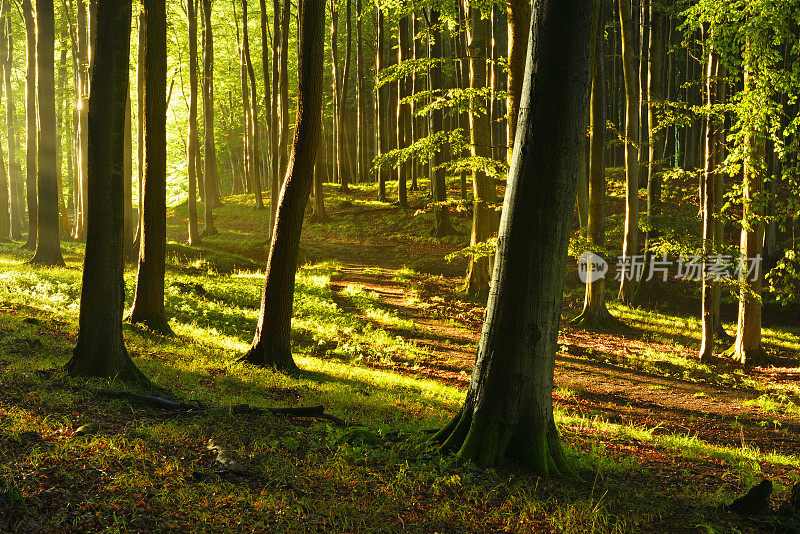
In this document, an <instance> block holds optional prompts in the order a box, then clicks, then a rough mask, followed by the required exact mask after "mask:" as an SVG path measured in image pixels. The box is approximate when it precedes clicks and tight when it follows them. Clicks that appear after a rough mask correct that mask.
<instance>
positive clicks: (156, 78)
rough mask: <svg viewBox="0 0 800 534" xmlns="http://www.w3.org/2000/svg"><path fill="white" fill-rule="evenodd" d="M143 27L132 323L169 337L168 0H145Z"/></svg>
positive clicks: (170, 332)
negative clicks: (166, 285) (139, 207)
mask: <svg viewBox="0 0 800 534" xmlns="http://www.w3.org/2000/svg"><path fill="white" fill-rule="evenodd" d="M143 6H144V18H145V24H144V26H145V28H147V30H146V31H147V33H146V34H145V39H144V41H145V42H144V46H145V52H144V54H145V65H146V68H145V74H144V77H145V80H144V81H145V84H144V109H143V112H144V181H143V182H144V183H143V191H142V197H143V211H142V239H141V245H140V248H139V270H138V272H137V274H136V293H135V295H134V298H133V308H131V312H130V320H131V322H132V323H138V324H143V325H145V326H147V327H148V328H150V329H151V330H155V331H156V332H161V333H163V334H167V335H171V334H172V329H171V328H170V327H169V323H168V322H167V315H166V312H165V310H164V270H165V265H164V261H165V260H166V252H167V250H166V240H167V12H166V6H165V3H164V0H143Z"/></svg>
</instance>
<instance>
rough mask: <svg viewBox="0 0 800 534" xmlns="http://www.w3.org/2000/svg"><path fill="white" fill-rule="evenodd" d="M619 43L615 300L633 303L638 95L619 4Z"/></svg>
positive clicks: (629, 21)
mask: <svg viewBox="0 0 800 534" xmlns="http://www.w3.org/2000/svg"><path fill="white" fill-rule="evenodd" d="M619 19H620V28H621V32H620V34H621V40H622V67H623V74H624V77H625V125H626V126H625V235H624V241H623V244H622V258H621V259H622V262H623V267H624V268H625V270H624V272H623V273H622V277H621V280H620V286H619V298H620V300H622V302H624V303H625V304H631V303H632V302H633V296H634V292H635V290H636V282H637V280H636V270H635V269H634V268H633V267H634V266H633V262H634V261H635V260H636V258H635V256H636V255H637V253H638V249H639V156H638V154H637V149H636V145H635V143H636V142H637V139H638V138H639V95H638V92H639V90H638V83H637V81H636V79H637V76H636V55H635V53H634V43H635V39H634V26H633V18H632V17H631V10H630V5H629V4H628V2H625V1H621V2H619Z"/></svg>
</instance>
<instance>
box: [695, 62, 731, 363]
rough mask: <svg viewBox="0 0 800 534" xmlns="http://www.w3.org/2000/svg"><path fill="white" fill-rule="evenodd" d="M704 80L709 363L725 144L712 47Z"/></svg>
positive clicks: (720, 80) (704, 344) (716, 324)
mask: <svg viewBox="0 0 800 534" xmlns="http://www.w3.org/2000/svg"><path fill="white" fill-rule="evenodd" d="M706 69H707V70H706V79H705V98H706V105H707V106H708V108H709V112H708V113H707V115H706V139H705V142H706V150H705V153H706V155H705V168H704V172H703V206H702V210H703V212H702V213H703V260H704V261H703V277H702V284H703V285H702V300H701V302H702V321H703V323H702V326H703V330H702V336H701V338H700V362H701V363H705V364H709V363H712V362H713V359H714V336H715V335H716V334H717V333H719V330H720V329H722V325H721V321H720V317H719V300H720V290H721V288H720V285H719V282H718V281H717V280H715V279H713V278H712V277H711V276H710V274H711V272H710V266H711V264H710V260H709V257H710V256H711V255H716V254H720V253H721V251H722V250H721V245H722V239H723V236H722V221H721V219H720V213H719V210H720V207H721V206H722V174H721V173H720V172H718V171H717V166H718V165H719V164H720V163H721V162H722V156H723V150H724V143H725V120H724V117H719V116H718V115H716V114H714V113H713V112H712V111H710V110H711V108H712V106H714V105H717V104H721V103H722V102H724V101H725V82H724V76H723V73H724V67H723V66H722V62H721V61H720V58H719V56H718V55H717V53H716V52H714V51H713V50H712V51H711V53H710V54H709V55H708V62H707V65H706Z"/></svg>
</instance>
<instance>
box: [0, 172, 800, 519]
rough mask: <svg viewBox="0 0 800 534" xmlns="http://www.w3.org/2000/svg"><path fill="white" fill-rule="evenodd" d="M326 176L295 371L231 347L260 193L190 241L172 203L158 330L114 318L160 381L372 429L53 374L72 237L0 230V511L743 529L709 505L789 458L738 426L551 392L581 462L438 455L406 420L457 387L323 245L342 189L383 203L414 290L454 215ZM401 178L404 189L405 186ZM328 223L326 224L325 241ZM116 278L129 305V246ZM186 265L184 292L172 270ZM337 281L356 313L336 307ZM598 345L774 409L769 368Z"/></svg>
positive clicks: (783, 338) (423, 414)
mask: <svg viewBox="0 0 800 534" xmlns="http://www.w3.org/2000/svg"><path fill="white" fill-rule="evenodd" d="M328 187H329V190H330V192H331V197H330V198H329V199H328V200H329V209H330V210H331V212H332V213H338V219H339V220H338V222H333V223H331V224H330V225H309V227H308V228H307V229H306V233H305V234H304V237H303V246H304V249H305V250H306V253H307V256H308V257H307V259H308V260H309V261H308V263H306V264H305V265H304V266H303V267H302V268H301V269H300V270H299V271H298V275H297V287H296V294H295V301H294V311H295V315H294V318H293V321H292V341H293V348H294V351H295V358H296V361H297V363H298V365H299V366H300V368H301V369H303V372H302V373H301V374H300V375H299V376H296V377H289V376H285V375H282V374H278V373H275V372H273V371H271V370H268V369H260V368H255V367H252V366H250V365H246V364H242V363H238V362H237V361H236V360H237V358H238V357H239V356H240V355H241V354H242V353H243V352H244V351H245V350H246V348H247V347H248V345H249V343H250V341H251V338H252V335H253V331H254V328H255V322H256V318H257V314H258V306H259V298H260V292H261V286H262V284H263V267H262V265H263V250H265V246H266V240H265V238H264V236H263V231H264V228H266V218H265V217H266V212H255V211H253V210H251V209H250V207H251V204H252V202H251V201H250V200H249V198H245V197H233V198H226V199H225V203H226V204H225V206H224V207H223V208H221V209H220V210H218V211H217V212H216V214H217V218H218V219H217V224H218V226H219V227H220V229H221V230H223V233H222V235H221V236H219V237H217V238H209V239H207V240H206V242H205V244H204V246H203V247H202V248H189V247H186V246H184V245H181V244H180V243H182V241H183V238H182V235H181V232H182V231H185V229H183V228H182V226H181V225H180V224H179V223H180V215H181V212H180V210H181V207H178V208H176V209H175V210H174V211H173V216H172V217H171V218H170V235H171V239H172V240H173V241H172V242H171V243H170V244H169V247H168V250H169V254H168V261H167V283H166V299H165V304H166V309H167V313H168V315H169V317H170V325H171V326H172V328H173V330H174V331H175V333H176V337H174V338H164V337H161V336H159V335H156V334H153V333H152V332H149V331H146V330H143V329H140V328H138V327H133V326H131V325H129V324H126V325H125V326H124V336H125V341H126V345H127V347H128V349H129V351H130V353H131V354H132V356H133V358H134V360H135V361H136V363H137V365H138V366H139V367H140V368H141V369H142V370H143V371H144V372H145V374H147V376H149V377H150V378H151V379H152V380H153V382H154V383H156V384H157V385H158V386H160V387H162V388H165V389H167V390H169V391H170V392H171V393H172V394H174V395H175V396H176V397H177V398H180V399H183V400H197V401H201V402H204V403H208V404H214V405H218V406H232V405H236V404H244V403H246V404H249V405H251V406H259V407H273V406H300V405H316V404H324V405H325V406H326V409H327V411H329V412H330V413H333V414H335V415H337V416H339V417H342V418H346V419H347V420H348V421H351V422H353V423H355V424H358V425H362V426H363V427H365V428H366V429H368V430H369V431H370V432H372V433H374V434H376V435H377V436H378V437H379V438H380V441H379V443H378V444H369V443H361V444H359V443H352V444H349V443H346V442H343V440H342V437H343V432H344V431H343V430H342V429H339V428H336V427H334V426H332V425H331V424H330V423H328V422H316V421H310V420H291V419H285V418H280V417H274V416H268V415H265V416H253V415H246V416H245V415H235V414H233V413H230V412H226V411H219V412H214V413H208V414H203V415H196V416H193V417H180V418H170V417H165V416H164V415H163V414H159V413H157V412H155V411H153V410H149V409H143V408H138V407H132V406H131V405H129V404H128V403H126V402H123V401H120V400H109V399H106V398H101V397H99V396H98V395H97V393H96V390H97V389H98V388H119V387H121V386H120V385H118V384H114V383H109V382H107V381H101V380H85V379H72V378H69V377H66V376H64V375H63V374H62V373H60V372H59V371H54V372H52V373H50V374H41V373H37V372H36V370H37V369H58V368H60V367H61V366H62V365H63V364H64V363H65V362H66V361H67V360H68V358H69V354H70V351H71V349H72V347H73V346H74V344H75V340H76V334H77V315H78V310H79V299H80V287H81V271H80V268H81V261H82V246H81V245H79V244H74V243H65V244H64V245H63V247H64V252H65V259H66V260H67V267H66V268H55V269H33V268H32V267H30V266H28V265H26V264H24V259H25V257H26V256H25V255H24V254H22V253H20V252H19V250H18V244H16V243H4V244H0V366H2V369H3V375H2V378H1V379H0V380H1V382H0V383H1V384H2V389H1V390H0V421H2V425H1V426H0V458H1V459H2V461H0V495H2V497H3V501H2V502H3V503H4V506H5V508H3V509H2V510H0V521H3V520H5V519H4V518H10V520H11V521H13V522H14V524H15V525H17V528H19V529H20V530H21V531H37V530H44V531H47V530H50V531H57V532H66V531H69V530H70V529H72V530H73V531H78V532H85V531H98V532H99V531H110V532H155V531H167V530H175V531H181V532H185V531H208V532H232V531H256V532H267V531H270V532H271V531H275V532H280V531H290V532H334V531H335V532H347V531H351V532H373V531H375V532H381V531H400V530H407V531H411V532H489V531H513V532H547V531H559V532H605V533H613V532H641V531H650V530H657V531H661V532H670V531H671V528H672V527H673V526H675V525H677V524H680V525H683V526H686V527H687V528H694V526H695V525H698V524H701V523H702V524H708V525H711V526H712V528H715V529H717V530H718V531H725V530H726V529H727V531H733V530H732V529H734V528H735V529H738V530H739V531H742V532H752V531H755V530H756V529H755V528H753V527H748V526H747V525H746V524H742V523H741V522H740V521H738V520H736V519H735V518H733V519H732V518H730V517H728V516H726V515H723V514H720V513H718V512H716V511H714V509H713V507H714V506H716V504H718V503H719V502H722V501H726V500H730V499H732V497H733V496H734V495H735V494H736V493H737V492H741V490H742V489H743V488H744V489H746V486H747V484H750V483H751V482H752V481H755V480H757V479H758V477H759V476H761V475H762V474H764V473H767V472H771V473H776V472H777V473H784V472H793V471H796V470H797V468H798V467H800V461H798V458H797V457H796V456H792V455H786V454H782V453H776V452H773V451H765V450H759V449H757V448H755V447H753V446H751V445H749V444H747V443H743V444H742V445H741V446H740V447H736V446H722V445H717V444H712V443H708V442H706V441H703V440H702V439H700V438H698V437H696V436H694V435H690V434H678V433H670V432H666V431H665V430H664V429H663V428H661V427H659V426H655V427H646V426H642V425H637V424H635V423H633V422H630V421H626V420H623V421H621V422H620V423H615V422H610V421H609V420H607V418H604V417H600V416H598V415H597V414H596V413H589V412H585V411H582V410H581V409H579V408H575V407H570V406H561V405H559V406H557V407H556V412H555V417H556V421H557V423H558V424H559V426H560V428H561V433H562V438H563V441H564V444H565V447H566V450H567V454H568V455H569V456H570V457H571V458H573V460H574V461H575V463H576V465H577V467H578V470H579V472H580V473H581V480H550V479H540V478H538V477H536V476H535V475H533V474H530V473H527V472H525V471H524V470H522V469H520V468H519V467H517V466H513V465H510V466H504V467H503V468H501V469H496V470H495V469H489V470H479V469H476V468H475V467H474V466H472V465H462V464H459V463H457V462H456V461H455V460H454V458H453V457H450V456H446V455H445V456H443V455H440V454H439V453H438V451H437V450H436V449H435V448H434V447H433V446H432V444H431V443H430V442H429V433H428V432H427V431H428V430H430V429H434V428H438V427H440V426H441V425H442V424H444V423H445V422H446V421H447V420H448V419H449V418H450V417H451V416H452V415H453V414H454V413H455V411H456V410H457V409H458V408H459V407H460V405H461V403H462V401H463V398H464V391H463V389H462V388H459V387H456V386H454V385H453V384H452V383H450V382H446V381H441V380H436V379H434V378H431V377H429V376H428V375H426V374H425V373H423V372H422V368H423V367H424V365H425V364H426V362H427V361H428V359H429V358H431V354H430V353H429V352H428V350H427V349H426V348H425V347H423V346H418V345H416V344H415V343H413V342H411V341H408V340H407V339H405V338H403V337H401V336H398V335H396V334H395V332H396V331H397V330H413V329H414V328H416V327H415V326H414V325H413V324H412V323H411V322H410V321H408V320H407V319H404V318H401V317H399V316H398V315H397V314H396V313H394V312H392V311H391V309H389V308H387V307H386V306H384V305H383V304H382V303H381V302H380V299H379V298H378V296H377V295H376V294H375V293H373V292H371V291H369V290H367V289H365V288H364V287H363V286H360V285H357V284H350V285H347V286H346V287H345V288H344V290H343V291H342V292H341V294H340V295H338V296H337V295H334V293H333V291H332V290H331V280H332V278H334V279H335V278H336V277H337V275H338V273H339V272H340V271H341V269H342V264H341V263H340V262H339V261H336V260H335V259H332V258H331V257H335V256H336V254H335V253H336V252H337V251H340V250H344V249H345V248H346V247H348V246H350V247H352V242H353V241H357V240H358V239H366V237H364V236H365V235H367V233H368V232H367V229H365V228H364V226H365V225H364V224H363V220H362V219H360V217H362V215H360V214H359V213H358V212H359V210H366V209H369V210H376V209H379V210H382V211H380V212H378V213H371V214H370V216H371V217H373V218H377V217H379V218H380V219H379V221H378V222H375V223H374V224H375V225H377V226H380V227H382V228H390V230H389V231H388V232H387V233H386V234H382V235H380V236H377V237H376V236H372V237H370V238H369V239H370V241H368V242H367V243H366V245H365V247H366V248H367V249H368V250H374V251H378V250H379V247H380V246H382V245H386V243H389V248H391V249H392V250H391V254H395V255H396V256H398V255H399V257H401V258H405V255H404V254H400V253H398V251H401V250H404V249H402V248H400V247H401V246H407V247H410V248H412V249H414V250H417V249H419V254H418V255H417V256H416V257H415V258H409V261H408V262H406V264H407V267H403V268H402V269H398V270H396V271H394V272H393V273H392V275H391V277H392V280H393V281H394V282H396V283H400V284H404V286H405V287H406V288H407V290H408V292H409V294H412V293H414V294H416V292H417V290H418V289H419V288H421V287H422V285H423V284H424V283H425V282H426V277H427V276H428V275H427V274H425V271H424V267H425V266H426V265H433V264H435V263H436V262H437V261H438V262H439V263H441V258H442V257H443V256H444V253H443V251H444V250H446V249H454V248H458V247H460V246H463V245H462V243H463V242H464V241H465V239H466V236H465V235H464V236H459V237H457V238H454V239H452V240H449V241H445V242H443V243H442V242H434V241H435V240H431V239H430V238H429V237H428V236H427V235H426V231H427V229H428V227H429V225H430V220H429V219H426V217H428V216H429V214H422V215H418V216H413V213H411V212H409V211H403V210H399V209H397V208H389V207H387V205H385V204H379V203H376V202H374V201H372V200H370V196H371V195H373V193H374V188H371V186H366V185H362V186H357V187H356V188H355V189H356V193H355V194H354V195H353V196H350V197H343V196H341V195H338V194H337V193H335V191H334V188H333V186H332V185H329V186H328ZM414 198H415V199H416V200H415V201H421V199H422V193H420V194H418V196H416V197H414ZM346 203H349V204H346ZM458 223H459V225H460V226H461V227H462V228H463V227H465V226H466V225H467V224H468V222H467V219H464V220H463V221H462V220H459V221H458ZM328 239H330V240H331V245H330V248H325V247H324V246H323V245H324V244H325V243H326V240H328ZM384 241H385V242H384ZM370 247H374V248H370ZM387 257H388V256H387ZM365 259H370V258H369V257H367V258H365ZM394 259H395V260H396V259H397V258H396V257H395V258H394ZM411 260H413V261H411ZM403 263H404V261H401V262H400V263H398V265H403ZM384 268H385V266H383V265H381V264H377V265H373V266H372V267H371V268H370V269H368V270H366V271H365V274H373V275H379V274H384V272H385V271H384ZM125 281H126V286H127V288H128V291H127V295H128V298H127V303H128V305H130V300H131V297H132V289H133V288H134V287H135V270H134V269H133V267H132V266H128V268H127V269H126V271H125ZM196 284H199V285H201V286H202V288H203V291H202V292H198V291H196V290H194V289H193V288H195V285H196ZM414 298H416V299H419V298H421V297H419V296H416V297H414ZM414 302H416V301H414ZM343 303H345V304H349V305H352V306H354V307H355V308H357V309H358V310H359V313H358V314H356V313H352V312H345V310H344V309H343V308H342V305H343ZM614 312H615V313H617V314H621V315H623V316H624V318H625V319H626V320H629V321H635V322H636V323H637V326H638V327H639V328H640V329H641V333H640V334H638V335H640V336H644V335H647V336H651V338H650V339H654V340H663V341H665V342H667V341H670V342H673V341H674V339H675V336H677V335H681V336H683V337H684V338H686V337H688V338H691V339H696V336H695V334H694V332H696V329H697V323H696V321H693V320H692V319H689V318H684V317H681V316H679V315H669V316H668V315H664V314H655V313H649V312H644V311H641V310H634V309H627V308H623V307H620V306H616V307H615V308H614ZM766 336H767V339H768V340H769V343H774V344H775V345H779V346H780V347H782V348H785V349H787V350H789V349H791V348H792V347H797V346H798V338H797V336H796V335H795V333H792V332H791V331H784V330H780V331H779V330H768V331H767V332H766ZM686 343H689V341H686ZM582 357H585V358H589V359H591V358H604V359H608V358H609V355H605V354H594V355H592V354H588V355H583V356H582ZM398 361H402V362H405V363H408V362H410V363H411V364H412V365H410V366H409V365H406V366H404V367H402V368H401V367H400V366H395V365H394V364H395V363H396V362H398ZM618 362H619V363H620V364H622V365H625V366H627V367H631V368H641V369H642V370H644V371H647V372H649V373H651V374H653V375H656V376H678V377H680V378H683V379H691V380H696V381H701V382H704V383H708V384H717V385H722V386H726V387H741V388H753V389H755V388H762V389H761V390H759V391H761V396H760V397H758V398H757V399H756V401H754V402H759V403H760V404H759V406H761V407H762V408H765V409H775V410H779V411H781V410H782V411H791V410H794V409H795V408H794V407H795V406H796V404H795V400H794V399H795V398H796V397H795V396H794V393H792V392H793V391H794V390H792V389H790V388H787V387H784V389H783V390H781V391H784V397H779V396H775V395H777V393H775V392H777V391H778V390H777V389H775V390H773V389H769V388H768V387H767V386H765V385H764V384H763V383H762V382H759V381H756V380H751V379H749V378H747V377H746V376H744V375H741V376H740V374H739V373H737V372H735V371H731V372H730V373H729V374H730V375H731V376H730V377H729V378H725V374H724V373H723V374H722V377H720V378H714V375H715V370H714V369H712V368H709V367H707V366H701V365H700V364H698V363H696V362H695V361H692V360H690V359H688V358H685V357H682V356H679V355H675V354H669V353H659V352H655V351H654V352H651V353H648V354H646V355H645V357H644V358H638V359H634V358H628V359H624V361H623V359H618ZM415 365H417V367H416V368H415ZM716 374H719V373H716ZM653 387H654V388H658V386H653ZM786 392H788V393H786ZM584 393H585V392H583V391H582V390H580V389H579V388H566V387H562V388H559V389H558V390H557V391H556V396H557V398H559V399H562V400H565V401H576V400H578V399H579V398H580V397H581V396H582V395H583V394H584ZM761 397H764V399H763V400H761V401H759V400H758V399H760V398H761ZM773 405H774V406H773ZM792 413H793V412H792ZM89 422H98V423H100V428H99V430H98V432H97V433H96V434H94V435H91V436H87V437H75V436H74V435H73V434H74V430H75V429H76V428H78V427H79V426H80V425H83V424H85V423H89ZM769 424H772V423H769ZM31 432H35V433H37V434H36V435H38V438H35V437H34V438H32V437H31V434H30V433H31ZM210 438H213V439H214V440H215V442H217V443H221V444H223V445H224V447H225V448H227V449H228V450H230V451H231V452H232V453H233V454H234V455H235V456H236V457H237V458H238V459H239V460H240V461H241V462H242V463H243V465H245V467H246V468H247V469H248V470H249V471H250V472H251V473H252V474H253V476H252V477H249V478H245V479H242V478H237V477H235V476H232V475H224V474H223V475H220V476H218V475H216V474H214V472H215V470H216V468H215V467H214V465H213V462H212V459H213V455H212V454H211V453H210V452H208V451H207V450H206V448H205V446H206V443H207V441H208V440H209V439H210ZM32 440H33V441H32ZM631 450H635V451H636V453H635V454H634V453H632V452H631ZM650 457H655V458H656V460H658V459H661V460H660V461H662V462H664V463H666V464H667V465H670V466H681V468H682V469H687V468H690V467H693V466H701V467H698V469H706V470H708V471H709V472H714V470H718V471H721V472H722V473H724V474H725V475H724V477H725V480H726V481H727V482H726V483H725V485H719V486H716V487H714V488H713V490H711V491H710V492H709V488H708V486H707V485H698V486H693V485H689V484H688V483H685V485H683V486H680V487H676V484H673V481H674V480H682V481H684V482H685V481H687V480H692V479H693V477H694V476H695V475H694V474H691V473H689V474H687V475H686V476H685V477H684V478H678V479H675V478H674V477H676V476H679V474H676V473H673V472H672V471H662V469H661V468H660V467H659V466H660V465H661V463H659V461H653V462H650V461H645V460H647V459H648V458H650ZM728 475H730V476H728ZM780 491H781V492H783V493H785V492H786V491H788V486H786V485H785V484H784V486H782V487H781V488H780ZM3 514H5V515H3ZM2 525H3V523H0V530H3V528H5V527H4V526H2Z"/></svg>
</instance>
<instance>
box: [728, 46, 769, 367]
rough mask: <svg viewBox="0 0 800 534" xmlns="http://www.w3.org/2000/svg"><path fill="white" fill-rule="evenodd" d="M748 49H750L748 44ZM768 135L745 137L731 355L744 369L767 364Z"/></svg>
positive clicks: (749, 77) (749, 74)
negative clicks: (763, 334)
mask: <svg viewBox="0 0 800 534" xmlns="http://www.w3.org/2000/svg"><path fill="white" fill-rule="evenodd" d="M746 46H750V45H749V43H748V44H747V45H746ZM752 69H753V67H752V66H750V65H745V68H744V87H745V91H747V90H748V88H750V87H751V86H752V85H753V84H754V80H753V78H754V77H755V76H756V75H757V73H754V72H753V70H752ZM764 144H765V135H764V132H762V131H758V130H755V131H750V132H748V133H747V135H746V137H745V145H746V153H745V155H744V162H743V166H742V167H743V168H742V175H743V177H744V183H743V188H742V189H743V195H744V198H743V204H744V206H743V213H742V220H743V221H744V222H745V227H744V228H742V233H741V241H740V244H739V252H740V254H741V257H742V258H741V261H742V262H744V265H743V268H742V269H741V276H740V277H739V282H740V283H741V284H742V289H741V291H740V292H739V318H738V323H737V327H736V341H734V343H733V346H732V347H731V348H730V349H729V351H728V354H729V355H730V356H731V357H732V358H733V359H734V360H736V361H738V362H739V363H741V364H742V365H746V366H750V365H761V364H763V363H764V362H765V361H766V352H765V351H764V347H763V346H762V344H761V288H762V284H763V273H762V272H761V271H762V253H763V246H764V223H763V219H762V218H763V215H764V208H763V204H764V158H765V147H764Z"/></svg>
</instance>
